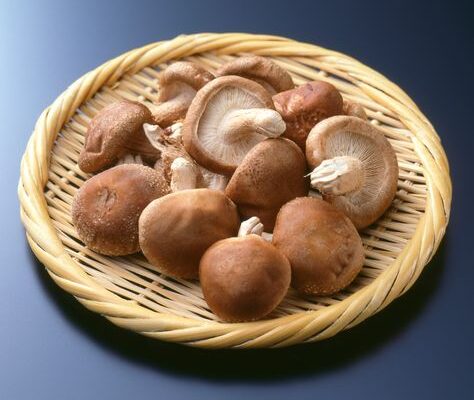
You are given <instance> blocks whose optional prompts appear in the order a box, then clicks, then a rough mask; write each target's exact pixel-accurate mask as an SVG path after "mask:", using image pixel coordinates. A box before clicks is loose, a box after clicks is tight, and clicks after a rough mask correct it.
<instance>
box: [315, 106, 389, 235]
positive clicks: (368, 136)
mask: <svg viewBox="0 0 474 400" xmlns="http://www.w3.org/2000/svg"><path fill="white" fill-rule="evenodd" d="M306 159H307V161H308V164H309V166H310V167H311V168H315V170H314V171H313V172H312V173H311V184H312V186H313V187H316V188H317V189H318V190H320V191H321V192H322V195H323V198H324V200H326V201H328V202H330V203H331V204H333V205H334V206H335V207H336V208H337V209H338V210H340V211H342V212H343V213H344V214H346V215H347V216H348V217H349V218H350V219H351V221H352V222H353V223H354V225H355V226H356V228H357V229H363V228H365V227H367V226H369V225H370V224H372V223H373V222H375V221H376V220H377V219H378V218H379V217H380V216H381V215H382V214H383V213H384V212H385V211H386V210H387V208H388V207H389V206H390V204H391V203H392V201H393V198H394V196H395V193H396V191H397V181H398V164H397V157H396V155H395V151H394V150H393V148H392V146H391V145H390V143H389V141H388V140H387V139H386V138H385V136H384V135H383V134H382V133H381V132H380V131H379V130H378V129H377V128H375V127H374V126H373V125H372V124H370V123H369V122H367V121H364V120H362V119H360V118H356V117H349V116H342V115H341V116H336V117H331V118H328V119H326V120H324V121H322V122H320V123H319V124H318V125H316V126H315V127H314V128H313V130H312V131H311V133H310V134H309V136H308V139H307V142H306ZM347 160H349V161H354V162H355V163H353V164H352V165H351V164H350V163H347ZM352 166H355V168H352ZM351 168H352V169H351ZM315 178H316V179H315Z"/></svg>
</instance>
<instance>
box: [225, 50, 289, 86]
mask: <svg viewBox="0 0 474 400" xmlns="http://www.w3.org/2000/svg"><path fill="white" fill-rule="evenodd" d="M224 75H238V76H241V77H243V78H247V79H251V80H253V81H255V82H257V83H259V84H260V85H262V86H263V87H264V88H265V89H267V90H268V91H269V93H270V94H271V95H274V94H276V93H279V92H283V91H284V90H289V89H293V88H294V87H295V84H294V83H293V79H291V76H290V74H289V73H288V72H287V71H285V70H284V69H283V68H281V67H280V66H279V65H278V64H276V63H275V62H273V61H272V60H270V59H268V58H264V57H260V56H246V57H239V58H236V59H235V60H232V61H229V62H228V63H225V64H223V65H221V66H220V67H219V68H218V69H217V72H216V76H224Z"/></svg>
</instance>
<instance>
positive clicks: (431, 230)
mask: <svg viewBox="0 0 474 400" xmlns="http://www.w3.org/2000/svg"><path fill="white" fill-rule="evenodd" d="M205 51H215V52H217V53H218V54H235V53H240V52H248V51H250V52H252V53H254V54H259V55H263V56H265V55H266V56H280V57H286V56H306V57H324V58H325V59H326V60H331V59H334V62H335V63H337V64H338V65H340V64H341V63H343V65H344V67H345V68H347V69H348V70H350V75H351V76H353V77H354V84H356V85H357V86H358V87H359V88H362V89H363V90H364V92H365V93H366V94H367V95H369V97H371V98H372V99H375V100H376V101H377V102H379V103H381V104H383V105H384V106H386V107H387V108H389V109H390V110H393V111H395V112H396V113H397V115H398V116H399V117H400V120H401V121H403V122H404V124H405V125H406V126H407V127H408V128H409V129H410V131H411V132H412V134H413V137H412V141H413V144H414V146H415V152H416V154H417V155H418V156H419V157H420V160H421V161H422V165H423V168H424V174H425V176H426V186H427V199H426V210H425V212H424V214H423V215H422V216H421V218H420V220H419V221H418V224H417V227H416V230H415V232H414V234H413V237H412V238H411V239H410V240H409V241H408V243H407V244H406V245H405V247H404V248H403V250H402V251H401V253H400V254H399V255H398V257H397V258H396V260H395V261H394V262H393V263H392V264H391V265H390V266H388V267H387V268H386V270H384V271H383V272H382V273H381V274H380V275H379V276H378V277H377V278H376V279H374V280H373V281H372V282H371V283H369V284H368V285H367V286H365V287H363V288H361V289H360V290H358V291H357V292H355V293H353V294H352V295H350V296H348V297H347V298H346V299H344V300H342V301H340V302H338V303H335V304H332V305H328V306H326V307H324V308H322V309H319V310H311V311H302V312H300V313H295V314H292V315H287V316H282V317H277V318H273V319H269V320H262V321H255V322H245V323H225V322H219V321H202V320H195V319H192V318H188V317H182V316H176V315H173V314H171V313H169V314H168V313H160V312H157V311H152V310H149V309H147V308H145V307H143V306H141V305H140V304H138V303H136V302H134V301H131V300H126V299H123V298H121V297H119V296H118V295H116V294H114V293H112V292H110V291H108V290H107V289H105V288H103V287H102V286H100V285H99V284H98V283H96V282H95V281H94V280H93V279H92V278H91V277H89V276H88V275H87V274H86V273H85V272H84V271H83V270H82V269H81V267H80V266H79V265H78V264H77V263H76V262H75V261H74V260H73V259H72V257H71V256H70V255H69V254H68V253H66V251H65V249H64V246H63V245H62V242H61V240H60V239H59V236H58V234H57V231H56V228H55V227H54V226H53V224H52V221H51V218H50V216H49V213H48V209H47V204H46V199H45V196H44V192H43V190H44V187H45V185H46V183H47V181H48V169H49V161H50V154H51V150H52V148H53V145H54V140H55V138H56V136H57V134H58V133H59V131H60V129H61V128H62V126H63V125H64V124H65V123H66V122H67V121H68V120H69V119H70V118H71V117H72V116H73V114H74V113H75V111H76V110H77V109H78V108H79V107H80V105H81V104H82V103H84V102H85V101H86V100H88V99H89V98H91V97H92V96H93V95H94V94H95V93H96V92H97V91H98V90H100V88H101V87H102V86H105V85H112V84H113V83H115V82H116V81H117V80H118V79H120V78H121V77H122V76H123V75H124V74H125V73H135V72H137V71H139V70H141V69H143V68H144V67H146V66H151V65H155V64H157V63H158V61H159V62H165V61H169V60H172V59H175V58H180V57H185V56H188V55H192V54H198V53H202V52H205ZM18 196H19V199H20V214H21V219H22V222H23V224H24V226H25V229H26V236H27V239H28V242H29V244H30V247H31V248H32V250H33V252H34V253H35V255H36V256H37V258H38V259H39V260H40V261H41V262H42V263H43V265H44V266H45V267H46V270H47V272H48V273H49V274H50V276H51V277H52V278H53V280H54V281H55V282H56V283H57V284H58V285H59V286H60V287H62V288H63V289H64V290H66V291H67V292H69V293H70V294H72V295H74V296H75V297H76V298H77V299H78V300H79V301H80V302H81V303H82V304H83V305H84V306H85V307H87V308H88V309H90V310H92V311H94V312H98V313H100V314H102V315H104V316H105V317H106V318H108V319H109V320H110V321H112V322H113V323H115V324H116V325H119V326H121V327H124V328H127V329H131V330H134V331H137V332H139V333H142V334H144V335H147V336H152V337H156V338H159V339H163V340H169V341H176V342H181V343H185V344H189V345H194V346H200V347H271V346H286V345H291V344H295V343H298V342H302V341H313V340H320V339H324V338H328V337H330V336H333V335H334V334H336V333H338V332H339V331H340V330H342V329H347V328H350V327H352V326H354V325H356V324H358V323H360V322H362V321H363V320H365V319H366V318H368V317H369V316H371V315H373V314H375V313H376V312H378V311H380V310H382V309H383V308H384V307H386V306H387V305H388V304H389V303H390V302H391V301H393V300H394V299H395V298H396V297H398V296H400V295H401V294H403V293H404V292H405V291H407V290H408V289H409V288H410V287H411V286H412V285H413V283H414V282H415V281H416V280H417V278H418V276H419V275H420V273H421V271H422V270H423V268H424V266H425V265H426V264H427V263H428V262H429V260H430V259H431V257H432V256H433V255H434V253H435V252H436V250H437V248H438V246H439V244H440V242H441V239H442V237H443V235H444V232H445V229H446V226H447V224H448V221H449V213H450V206H451V196H452V188H451V181H450V176H449V165H448V161H447V158H446V155H445V153H444V150H443V148H442V146H441V143H440V139H439V137H438V135H437V134H436V132H435V130H434V129H433V127H432V126H431V124H430V123H429V121H428V120H427V118H426V117H425V116H424V115H423V114H422V112H421V111H420V110H419V108H418V107H417V105H416V104H415V103H414V102H413V101H412V100H411V99H410V98H409V97H408V95H407V94H405V92H403V91H402V90H401V89H400V88H399V87H398V86H396V85H395V84H393V83H392V82H390V81H389V80H388V79H387V78H385V77H384V76H383V75H381V74H380V73H378V72H376V71H374V70H372V69H371V68H369V67H367V66H365V65H363V64H362V63H360V62H359V61H357V60H355V59H353V58H351V57H349V56H346V55H344V54H342V53H339V52H335V51H332V50H327V49H324V48H322V47H319V46H316V45H313V44H309V43H301V42H297V41H294V40H292V39H287V38H284V37H278V36H270V35H254V34H244V33H198V34H192V35H180V36H177V37H176V38H174V39H171V40H166V41H159V42H155V43H151V44H149V45H146V46H143V47H140V48H137V49H134V50H131V51H129V52H126V53H124V54H122V55H120V56H118V57H116V58H114V59H111V60H109V61H107V62H105V63H104V64H102V65H100V66H99V67H97V68H95V69H94V70H92V71H90V72H88V73H86V74H85V75H83V76H82V77H80V78H79V79H78V80H76V81H75V82H74V83H73V84H72V85H71V86H69V87H68V88H67V89H66V90H65V91H64V92H63V93H62V94H61V95H59V96H58V98H57V99H56V100H55V101H54V102H53V103H52V104H51V105H50V106H49V107H47V108H46V109H45V110H44V111H43V113H42V114H41V116H40V117H39V118H38V120H37V123H36V125H35V128H34V131H33V133H32V135H31V137H30V139H29V141H28V144H27V147H26V150H25V153H24V155H23V158H22V162H21V174H20V180H19V184H18Z"/></svg>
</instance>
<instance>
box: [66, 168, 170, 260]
mask: <svg viewBox="0 0 474 400" xmlns="http://www.w3.org/2000/svg"><path fill="white" fill-rule="evenodd" d="M168 191H169V188H168V185H167V184H166V182H165V180H164V178H163V176H162V175H161V174H159V173H158V172H157V171H155V170H154V169H152V168H149V167H146V166H143V165H136V164H125V165H119V166H117V167H114V168H111V169H108V170H106V171H103V172H101V173H100V174H98V175H95V176H93V177H92V178H90V179H89V180H87V181H86V182H85V183H84V185H82V187H81V188H80V189H79V190H78V191H77V193H76V195H75V196H74V201H73V203H72V220H73V223H74V226H75V227H76V230H77V233H78V235H79V237H80V238H81V240H82V241H83V242H84V243H85V244H86V246H87V247H89V248H90V249H91V250H94V251H96V252H98V253H101V254H106V255H111V256H119V255H126V254H132V253H136V252H137V251H139V246H138V218H139V216H140V214H141V212H142V211H143V209H144V208H145V207H146V206H147V205H148V203H150V202H151V201H152V200H154V199H156V198H158V197H161V196H163V195H165V194H166V193H168Z"/></svg>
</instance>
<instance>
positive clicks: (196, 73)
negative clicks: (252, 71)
mask: <svg viewBox="0 0 474 400" xmlns="http://www.w3.org/2000/svg"><path fill="white" fill-rule="evenodd" d="M212 79H214V76H213V75H212V74H211V73H210V72H209V71H206V70H205V69H204V68H202V67H201V66H199V65H197V64H194V63H192V62H188V61H178V62H175V63H173V64H171V65H170V66H168V67H167V68H166V69H165V70H163V72H162V73H161V74H160V76H159V92H158V99H157V102H158V105H156V106H155V107H153V116H154V118H155V120H156V123H157V124H158V125H160V126H161V127H163V128H164V127H168V126H170V125H171V124H173V123H175V122H177V121H179V120H182V119H183V118H184V117H185V116H186V112H187V110H188V107H189V105H190V104H191V101H192V100H193V98H194V96H195V95H196V92H197V91H198V90H199V89H201V88H202V87H203V86H204V85H205V84H207V83H208V82H210V81H211V80H212Z"/></svg>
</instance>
